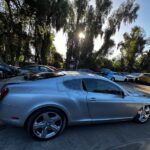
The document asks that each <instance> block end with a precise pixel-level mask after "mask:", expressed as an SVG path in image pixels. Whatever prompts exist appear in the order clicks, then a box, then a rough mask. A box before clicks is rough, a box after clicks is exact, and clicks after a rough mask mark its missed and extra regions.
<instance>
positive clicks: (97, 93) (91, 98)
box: [0, 72, 150, 140]
mask: <svg viewBox="0 0 150 150" xmlns="http://www.w3.org/2000/svg"><path fill="white" fill-rule="evenodd" d="M0 99H1V100H0V119H1V120H2V121H4V122H5V123H8V124H12V125H16V126H20V127H26V128H27V130H28V132H29V133H30V134H31V136H32V137H34V138H36V139H38V140H48V139H51V138H54V137H56V136H57V135H58V134H60V133H61V132H62V131H63V130H64V128H65V127H66V126H68V125H77V124H92V123H100V122H107V121H108V122H109V121H121V120H122V121H123V120H133V119H135V120H136V121H137V122H140V123H145V122H146V121H147V120H148V118H149V116H150V99H148V98H146V97H144V96H143V97H142V96H141V97H140V96H138V95H134V94H130V93H129V92H127V91H126V90H125V89H124V88H122V87H121V86H119V85H118V84H116V83H114V82H112V81H110V80H108V79H106V78H103V77H101V76H98V75H94V74H88V73H81V72H80V73H79V72H65V73H41V74H37V75H35V76H33V77H31V78H26V80H24V81H22V82H19V83H16V82H15V83H8V84H6V85H5V86H4V87H3V88H2V90H1V95H0Z"/></svg>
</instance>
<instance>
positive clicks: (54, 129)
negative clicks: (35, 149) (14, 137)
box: [27, 108, 66, 141]
mask: <svg viewBox="0 0 150 150" xmlns="http://www.w3.org/2000/svg"><path fill="white" fill-rule="evenodd" d="M63 114H64V113H63V112H61V111H60V110H57V109H54V108H44V109H41V110H39V111H37V112H36V113H34V114H33V115H32V116H31V117H30V118H29V119H28V122H27V130H28V133H29V134H30V135H31V137H33V138H34V139H36V140H38V141H47V140H50V139H53V138H55V137H57V136H58V135H59V134H60V133H61V132H62V131H63V130H64V129H65V127H66V117H65V115H63Z"/></svg>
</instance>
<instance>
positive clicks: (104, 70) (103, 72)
mask: <svg viewBox="0 0 150 150" xmlns="http://www.w3.org/2000/svg"><path fill="white" fill-rule="evenodd" d="M99 72H100V74H101V75H102V76H107V75H108V74H109V73H112V72H113V71H112V70H110V69H107V68H102V69H100V71H99Z"/></svg>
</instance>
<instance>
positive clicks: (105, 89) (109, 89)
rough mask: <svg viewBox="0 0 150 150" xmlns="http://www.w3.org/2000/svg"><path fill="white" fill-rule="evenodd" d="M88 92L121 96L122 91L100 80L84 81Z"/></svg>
mask: <svg viewBox="0 0 150 150" xmlns="http://www.w3.org/2000/svg"><path fill="white" fill-rule="evenodd" d="M83 82H84V84H85V87H86V89H87V91H88V92H95V93H108V94H117V95H120V94H121V91H122V90H121V89H120V88H119V87H117V86H116V85H115V84H113V83H111V82H108V81H104V80H100V79H83Z"/></svg>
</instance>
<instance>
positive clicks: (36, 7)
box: [25, 0, 70, 64]
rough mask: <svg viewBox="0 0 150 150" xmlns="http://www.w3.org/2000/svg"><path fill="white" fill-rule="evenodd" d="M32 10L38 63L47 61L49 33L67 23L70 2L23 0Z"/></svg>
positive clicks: (59, 0)
mask: <svg viewBox="0 0 150 150" xmlns="http://www.w3.org/2000/svg"><path fill="white" fill-rule="evenodd" d="M25 4H26V5H27V7H28V10H29V11H30V12H32V14H31V15H32V18H33V24H34V25H33V30H34V40H33V43H34V47H35V51H36V58H37V60H38V62H39V63H42V64H46V63H47V54H48V53H49V50H50V46H51V42H52V41H51V38H50V37H51V33H52V30H53V29H55V30H56V31H59V30H60V29H61V28H63V27H65V24H66V23H67V17H68V15H69V13H68V11H69V9H70V2H69V1H68V0H42V1H41V0H25Z"/></svg>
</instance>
